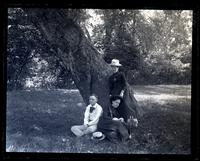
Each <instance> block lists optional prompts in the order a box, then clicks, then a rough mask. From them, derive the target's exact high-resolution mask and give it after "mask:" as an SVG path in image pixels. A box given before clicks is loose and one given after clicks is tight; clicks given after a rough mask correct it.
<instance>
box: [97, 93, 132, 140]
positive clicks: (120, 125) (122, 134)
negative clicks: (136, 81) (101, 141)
mask: <svg viewBox="0 0 200 161" xmlns="http://www.w3.org/2000/svg"><path fill="white" fill-rule="evenodd" d="M110 102H111V106H110V107H108V109H109V112H108V113H103V116H102V117H100V120H99V123H98V125H97V128H98V131H101V132H102V133H103V134H104V135H105V136H106V137H107V138H108V139H109V140H110V141H112V142H114V143H117V142H120V141H122V142H123V141H127V140H128V139H129V131H128V128H127V125H126V123H125V122H124V118H123V117H122V115H121V113H120V112H119V109H120V108H123V107H121V103H122V97H120V96H111V98H110Z"/></svg>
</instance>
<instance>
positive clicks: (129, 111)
mask: <svg viewBox="0 0 200 161" xmlns="http://www.w3.org/2000/svg"><path fill="white" fill-rule="evenodd" d="M109 89H110V95H120V93H121V91H122V90H124V96H123V102H122V107H123V108H120V109H119V112H120V113H121V115H122V117H123V118H124V119H125V121H127V119H128V118H129V117H130V116H133V117H135V118H138V117H140V116H142V115H143V110H142V109H141V107H140V106H139V105H138V103H137V100H136V99H135V97H134V92H133V90H132V89H131V87H130V86H129V84H128V83H127V81H126V78H125V76H124V74H123V73H121V72H116V73H114V74H113V75H111V76H110V77H109Z"/></svg>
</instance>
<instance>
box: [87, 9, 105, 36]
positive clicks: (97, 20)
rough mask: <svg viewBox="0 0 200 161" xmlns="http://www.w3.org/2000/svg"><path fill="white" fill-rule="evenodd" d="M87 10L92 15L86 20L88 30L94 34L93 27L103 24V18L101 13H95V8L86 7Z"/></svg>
mask: <svg viewBox="0 0 200 161" xmlns="http://www.w3.org/2000/svg"><path fill="white" fill-rule="evenodd" d="M86 12H87V13H88V14H89V15H90V16H91V17H90V18H89V19H88V20H87V21H86V27H87V29H88V32H89V34H90V35H93V31H92V30H93V28H94V26H96V25H100V24H103V22H104V21H103V20H102V18H101V15H99V14H96V13H95V9H86Z"/></svg>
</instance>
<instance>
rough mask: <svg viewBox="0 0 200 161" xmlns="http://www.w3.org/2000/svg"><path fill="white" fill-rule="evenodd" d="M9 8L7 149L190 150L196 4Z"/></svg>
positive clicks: (184, 151) (47, 150)
mask: <svg viewBox="0 0 200 161" xmlns="http://www.w3.org/2000/svg"><path fill="white" fill-rule="evenodd" d="M7 12H8V14H7V56H6V58H7V60H6V63H7V74H6V76H7V78H6V82H7V90H6V152H40V153H43V152H45V153H94V154H96V153H101V154H191V70H192V26H193V22H192V20H193V11H192V10H156V9H151V10H150V9H86V8H84V9H72V8H65V9H63V8H62V9H61V8H57V9H55V8H8V11H7Z"/></svg>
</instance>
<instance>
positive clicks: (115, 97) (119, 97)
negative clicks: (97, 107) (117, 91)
mask: <svg viewBox="0 0 200 161" xmlns="http://www.w3.org/2000/svg"><path fill="white" fill-rule="evenodd" d="M117 99H119V100H121V102H122V101H123V98H122V97H121V96H119V95H113V96H111V97H110V102H112V101H113V100H117Z"/></svg>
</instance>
